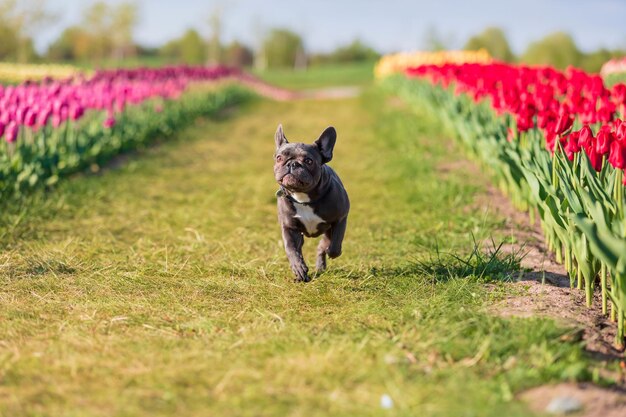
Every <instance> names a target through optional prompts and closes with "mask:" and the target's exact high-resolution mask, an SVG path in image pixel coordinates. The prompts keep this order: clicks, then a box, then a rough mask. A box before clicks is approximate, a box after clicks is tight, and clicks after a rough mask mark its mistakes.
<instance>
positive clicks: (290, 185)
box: [274, 125, 350, 282]
mask: <svg viewBox="0 0 626 417" xmlns="http://www.w3.org/2000/svg"><path fill="white" fill-rule="evenodd" d="M275 140H276V153H275V154H274V177H275V178H276V181H277V182H278V184H279V185H280V189H279V190H278V192H277V193H276V195H277V197H278V221H279V222H280V226H281V229H282V235H283V242H284V244H285V252H287V259H288V260H289V265H290V266H291V270H292V271H293V273H294V274H295V280H296V281H302V282H309V281H310V280H311V278H310V277H309V268H308V267H307V265H306V263H305V262H304V258H303V257H302V245H303V244H304V236H306V237H318V236H320V235H323V236H322V239H321V241H320V243H319V245H318V246H317V260H316V263H315V266H316V270H317V272H322V271H324V270H325V269H326V256H327V255H328V257H329V258H331V259H334V258H337V257H338V256H340V255H341V244H342V242H343V238H344V235H345V233H346V225H347V221H348V212H349V211H350V201H349V200H348V193H347V192H346V189H345V188H344V186H343V184H342V183H341V180H340V179H339V176H338V175H337V174H336V173H335V171H333V169H332V168H331V167H329V166H328V165H327V164H328V163H329V162H330V161H331V160H332V159H333V148H334V147H335V141H336V140H337V132H336V131H335V128H333V127H328V128H327V129H326V130H324V132H322V134H321V135H320V137H319V138H318V139H317V140H316V141H315V142H314V143H313V144H312V145H308V144H305V143H289V142H288V141H287V138H286V137H285V134H284V132H283V127H282V125H279V126H278V129H277V130H276V135H275Z"/></svg>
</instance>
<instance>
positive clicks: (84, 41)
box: [46, 26, 91, 61]
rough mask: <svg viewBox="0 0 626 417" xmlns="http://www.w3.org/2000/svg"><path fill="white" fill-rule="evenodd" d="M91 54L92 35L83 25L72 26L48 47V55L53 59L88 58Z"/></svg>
mask: <svg viewBox="0 0 626 417" xmlns="http://www.w3.org/2000/svg"><path fill="white" fill-rule="evenodd" d="M90 54H91V37H90V36H89V34H88V33H87V32H86V31H85V30H84V29H83V28H81V27H78V26H70V27H68V28H67V29H65V30H64V31H63V32H62V33H61V35H60V36H59V38H58V39H57V40H55V41H54V42H53V43H52V44H50V46H49V47H48V52H47V53H46V56H47V57H48V59H51V60H53V61H71V60H75V59H78V60H86V59H89V57H90Z"/></svg>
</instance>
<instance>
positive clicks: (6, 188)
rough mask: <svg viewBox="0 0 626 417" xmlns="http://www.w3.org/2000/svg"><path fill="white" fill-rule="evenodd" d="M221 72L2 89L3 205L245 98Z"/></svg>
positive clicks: (118, 73)
mask: <svg viewBox="0 0 626 417" xmlns="http://www.w3.org/2000/svg"><path fill="white" fill-rule="evenodd" d="M236 74H238V71H237V70H234V69H230V68H226V67H213V68H204V67H195V68H194V67H172V68H161V69H134V70H107V71H99V72H96V73H95V74H94V75H93V76H89V77H85V76H83V75H77V76H72V77H69V78H62V79H51V78H47V79H45V80H43V81H41V82H23V83H21V84H18V85H8V86H0V139H1V141H0V199H5V198H7V197H8V196H10V195H14V194H20V193H24V192H25V191H27V190H30V189H32V188H35V187H38V186H41V185H51V184H54V183H56V182H57V181H58V179H59V178H61V177H64V176H67V175H69V174H72V173H74V172H78V171H80V170H84V169H85V168H88V167H92V166H99V165H101V164H103V163H105V162H106V161H107V160H109V159H110V158H111V157H113V156H115V155H117V154H119V153H121V152H124V151H128V150H130V149H133V148H136V147H138V146H141V145H145V144H147V143H148V142H150V141H152V140H154V139H156V138H159V137H165V136H168V135H171V134H172V133H173V132H175V131H176V130H177V129H179V128H181V127H183V126H185V125H187V124H189V121H190V120H193V119H195V118H196V117H198V116H202V115H210V114H214V113H216V112H217V111H218V110H220V109H222V108H224V107H226V106H229V105H231V104H234V103H237V102H241V101H242V100H243V99H245V97H247V96H248V93H246V92H245V91H244V90H243V89H241V88H237V87H232V86H231V87H226V88H221V89H217V90H215V91H207V88H205V87H204V86H203V84H205V83H207V82H213V81H217V80H221V79H226V78H229V77H232V76H234V75H236Z"/></svg>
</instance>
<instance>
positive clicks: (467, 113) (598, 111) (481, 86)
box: [387, 62, 626, 346]
mask: <svg viewBox="0 0 626 417" xmlns="http://www.w3.org/2000/svg"><path fill="white" fill-rule="evenodd" d="M387 83H388V85H389V86H391V88H393V90H394V91H396V92H398V93H399V94H401V96H402V97H404V98H405V99H406V100H408V101H410V102H413V103H419V104H420V105H423V104H424V103H427V104H428V105H429V107H430V108H431V110H433V111H434V112H436V113H437V114H438V115H439V116H440V117H441V118H442V119H443V120H444V121H445V122H446V124H447V125H448V127H449V128H450V129H452V131H454V132H455V133H456V136H457V137H458V138H459V139H460V141H461V142H462V143H463V145H464V147H465V148H466V149H468V150H469V151H470V153H471V154H472V155H474V156H475V157H477V158H478V159H479V160H480V161H481V162H482V164H483V165H484V166H486V167H487V168H488V170H489V171H490V172H491V173H492V174H493V175H494V176H495V178H496V179H497V181H498V182H499V184H500V187H501V188H502V189H503V190H504V191H505V192H506V193H507V194H508V195H509V196H510V198H511V199H512V200H513V202H514V203H515V205H516V206H517V207H518V208H520V209H523V210H528V211H529V213H530V215H531V218H533V217H534V216H535V215H538V216H539V218H540V219H541V224H542V227H543V230H544V234H545V238H546V243H547V246H548V248H549V249H550V250H551V251H552V252H554V255H555V257H556V260H557V262H559V263H563V264H564V267H565V269H566V270H567V272H568V274H569V276H570V282H571V286H572V287H577V288H580V289H584V290H585V294H586V300H587V304H588V305H591V303H592V301H593V292H594V291H595V290H599V291H600V292H601V303H602V310H603V312H604V313H605V314H610V316H611V318H612V319H613V320H615V321H617V323H618V332H617V340H616V343H617V345H618V346H623V341H624V312H625V311H626V212H625V208H624V207H625V205H626V197H625V195H624V188H625V184H626V176H625V175H624V170H625V169H626V122H625V121H624V117H625V115H626V114H625V110H626V85H624V84H617V85H615V86H613V87H607V86H606V85H605V84H604V82H603V80H602V78H600V76H598V75H590V74H587V73H585V72H583V71H580V70H576V69H573V68H570V69H568V70H566V71H564V72H561V71H558V70H555V69H552V68H548V67H540V68H532V67H525V66H516V65H509V64H502V63H495V62H494V63H486V64H482V63H460V64H457V63H453V64H443V65H421V66H415V67H409V68H407V69H406V70H405V73H404V76H401V77H395V78H390V79H388V80H387Z"/></svg>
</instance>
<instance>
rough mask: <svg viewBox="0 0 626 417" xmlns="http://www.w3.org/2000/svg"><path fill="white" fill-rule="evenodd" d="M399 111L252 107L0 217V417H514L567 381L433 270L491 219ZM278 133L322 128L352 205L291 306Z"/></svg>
mask: <svg viewBox="0 0 626 417" xmlns="http://www.w3.org/2000/svg"><path fill="white" fill-rule="evenodd" d="M405 112H406V110H404V109H403V108H401V107H398V106H397V104H396V103H395V102H394V101H393V100H389V99H387V98H385V97H380V96H378V95H377V93H367V94H366V95H365V96H364V97H362V98H358V99H349V100H340V101H298V102H293V103H276V102H269V101H261V100H259V101H257V102H255V103H252V104H250V105H247V106H245V107H244V108H242V109H238V110H237V111H236V112H235V113H234V114H231V115H229V116H228V117H226V118H224V119H222V120H218V121H199V122H198V123H197V125H196V126H193V127H191V128H189V129H188V130H186V131H184V132H181V133H180V137H181V138H180V140H178V141H174V142H169V143H166V144H163V145H161V146H159V147H156V148H154V149H151V150H149V151H146V152H145V153H146V154H147V155H143V156H142V157H141V158H132V159H131V160H130V161H128V162H127V163H126V164H124V165H123V166H121V167H120V168H117V169H113V170H109V171H107V172H105V173H104V175H97V176H82V177H78V178H75V179H73V180H71V181H67V182H65V183H64V184H62V185H61V186H60V187H59V189H57V190H55V191H54V192H53V193H51V194H49V195H48V196H42V195H39V196H35V197H33V198H32V199H30V200H29V201H28V202H27V203H26V206H24V207H21V208H11V207H10V208H9V209H8V210H7V211H5V213H3V215H2V220H1V221H2V223H0V281H1V282H2V287H1V288H0V300H1V303H0V415H2V416H5V415H6V416H19V415H28V416H111V415H119V416H123V415H124V416H125V415H129V416H130V415H132V416H135V415H146V416H160V415H181V416H182V415H185V416H207V415H221V416H228V415H233V416H234V415H237V416H240V415H250V416H260V415H268V416H276V415H290V416H317V415H333V416H341V415H359V416H369V415H372V416H373V415H424V416H426V415H429V416H450V415H467V416H471V415H481V416H488V415H493V416H501V415H507V416H516V415H529V411H528V410H527V409H526V407H525V406H524V405H523V404H522V403H520V402H518V401H517V400H515V398H514V394H515V393H516V392H517V391H519V390H521V389H523V388H525V387H529V386H533V385H537V384H540V383H543V382H546V381H550V380H555V379H568V378H569V379H571V378H580V377H585V376H586V375H587V372H588V369H589V368H588V363H587V362H586V360H585V359H584V358H583V355H582V350H581V347H580V346H578V345H576V344H570V343H563V342H561V341H559V338H560V337H561V336H562V335H563V333H564V332H565V330H563V329H561V328H559V327H557V326H556V325H555V324H554V323H553V322H552V321H550V320H546V319H504V318H497V317H491V316H490V315H489V313H488V312H487V309H488V307H489V305H490V304H491V303H492V302H493V300H494V299H498V297H501V296H502V295H503V293H504V291H506V290H505V289H504V288H503V287H502V286H499V285H498V284H496V285H495V286H494V285H492V284H491V285H490V286H489V288H487V287H486V286H485V284H484V282H483V280H480V279H477V278H475V277H474V278H472V277H459V276H458V275H463V274H464V273H463V269H462V268H455V267H454V265H452V264H445V263H440V262H438V261H433V257H434V256H435V254H436V252H437V250H440V251H442V252H453V253H458V254H464V253H467V252H468V251H469V250H471V248H472V238H471V236H470V234H471V233H474V234H475V235H476V236H477V237H478V238H482V237H485V236H488V235H490V234H491V233H492V231H493V230H494V229H495V226H496V224H497V219H492V218H486V217H485V215H484V213H483V212H482V211H481V210H480V209H473V210H468V209H467V207H471V206H472V201H473V196H474V195H475V194H476V193H477V192H480V191H481V189H480V186H479V185H477V184H479V183H480V181H475V180H472V179H471V178H466V177H463V176H462V175H460V174H455V172H454V171H452V172H449V173H445V174H444V173H442V172H441V170H438V167H439V166H440V165H441V164H442V163H445V162H446V161H449V160H450V159H454V158H456V157H457V156H456V153H455V151H454V150H451V149H450V147H449V145H448V143H447V141H445V140H444V138H443V137H442V136H441V135H440V133H439V126H438V125H437V124H436V123H435V122H433V121H432V120H430V119H428V118H427V117H426V116H424V115H419V114H418V115H414V114H411V115H407V114H406V113H405ZM279 122H281V123H283V125H284V126H285V131H286V135H287V137H288V138H290V139H299V140H307V141H312V140H314V139H315V138H316V137H317V135H318V134H319V133H320V132H321V131H322V130H323V128H325V127H326V126H327V125H329V124H331V123H332V124H333V125H334V126H335V127H336V128H337V131H338V142H337V148H336V153H335V159H334V160H333V162H332V166H333V167H334V168H335V169H336V170H337V171H338V172H339V174H340V175H341V177H342V179H343V181H344V183H345V184H346V187H347V189H348V192H349V193H350V197H351V200H352V212H351V216H350V220H349V226H348V232H347V237H346V240H345V243H344V253H343V256H342V257H341V258H339V259H338V260H336V261H334V262H331V263H330V268H329V272H328V273H326V274H324V275H323V276H321V277H320V278H318V279H317V280H315V281H314V282H313V283H311V284H308V285H297V284H294V283H292V282H291V274H290V272H289V268H288V265H287V262H286V259H285V255H284V251H283V249H282V245H281V243H280V231H279V228H278V224H277V219H276V212H275V210H276V209H275V199H274V192H275V190H276V185H275V184H274V182H273V176H272V153H273V132H274V130H275V128H276V125H277V124H278V123H279ZM314 248H315V243H314V242H313V241H310V240H309V241H307V242H306V244H305V249H306V257H307V260H308V262H309V263H310V264H311V263H312V262H313V260H314ZM446 266H447V267H448V268H445V267H446ZM495 266H496V267H495V268H493V270H492V271H491V272H492V273H493V274H494V276H495V275H497V273H498V272H501V269H498V266H501V267H502V268H506V267H507V265H505V264H503V265H495ZM465 274H466V275H467V273H465ZM384 394H387V395H389V396H390V397H391V398H392V399H393V402H394V405H393V408H392V409H391V410H383V409H381V407H380V398H381V396H382V395H384Z"/></svg>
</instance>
